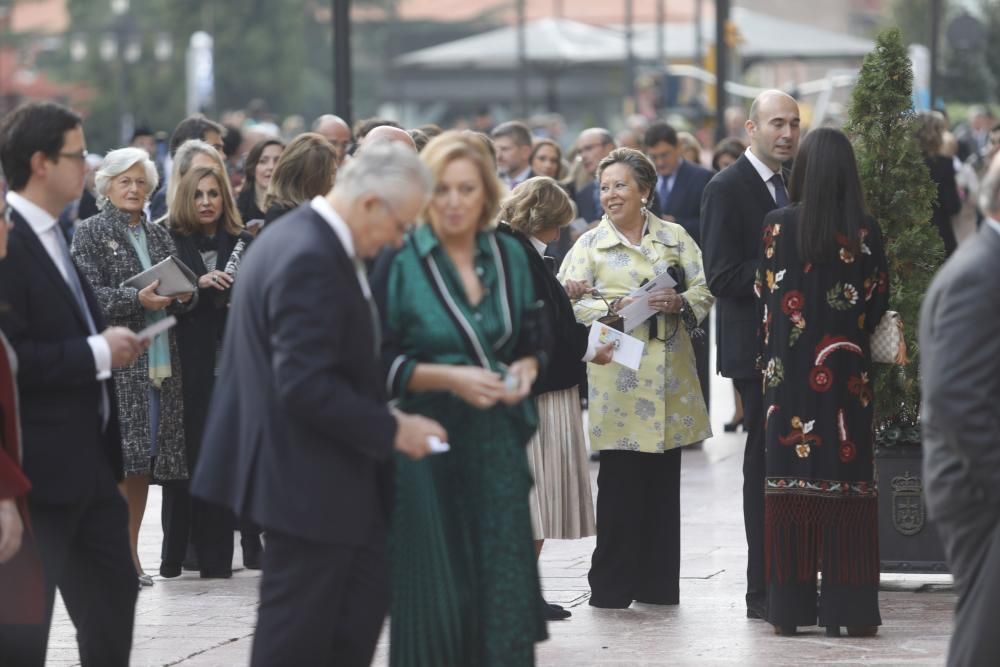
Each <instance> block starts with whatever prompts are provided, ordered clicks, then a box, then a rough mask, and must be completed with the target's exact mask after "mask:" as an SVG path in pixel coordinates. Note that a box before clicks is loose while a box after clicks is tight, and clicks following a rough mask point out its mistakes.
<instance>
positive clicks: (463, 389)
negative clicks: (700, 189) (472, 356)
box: [448, 366, 507, 410]
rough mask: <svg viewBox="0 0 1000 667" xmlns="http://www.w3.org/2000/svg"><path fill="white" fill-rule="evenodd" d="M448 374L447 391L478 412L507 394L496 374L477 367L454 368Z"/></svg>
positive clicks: (491, 405) (494, 403)
mask: <svg viewBox="0 0 1000 667" xmlns="http://www.w3.org/2000/svg"><path fill="white" fill-rule="evenodd" d="M449 374H450V375H451V378H450V381H449V383H448V384H449V387H448V388H449V391H451V393H453V394H455V395H456V396H458V397H459V398H460V399H462V400H463V401H465V402H466V403H468V404H469V405H471V406H472V407H475V408H479V409H480V410H485V409H487V408H492V407H493V406H494V405H496V404H497V401H499V400H501V399H502V398H504V396H505V395H506V393H507V388H506V386H505V385H504V383H503V379H502V378H501V377H500V375H499V374H498V373H494V372H493V371H488V370H486V369H485V368H480V367H479V366H455V367H453V368H452V369H451V370H450V373H449Z"/></svg>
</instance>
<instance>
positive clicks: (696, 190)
mask: <svg viewBox="0 0 1000 667" xmlns="http://www.w3.org/2000/svg"><path fill="white" fill-rule="evenodd" d="M643 144H644V145H645V148H646V155H648V156H649V159H650V160H652V161H653V164H654V165H655V166H656V176H657V178H656V188H655V189H654V193H653V194H654V198H653V203H652V205H651V206H650V208H649V210H650V211H651V212H652V213H653V215H656V216H658V217H660V218H663V219H664V220H669V221H670V222H676V223H677V224H679V225H680V226H681V227H683V228H684V229H685V230H686V231H687V233H688V234H690V235H691V238H693V239H694V240H695V241H696V242H697V243H701V195H702V192H703V191H704V190H705V186H706V185H708V182H709V181H710V180H712V177H713V176H715V172H713V171H711V170H710V169H705V168H704V167H702V166H701V165H698V164H694V163H692V162H688V161H687V160H685V159H684V156H683V155H682V154H681V150H680V147H679V146H678V145H677V131H676V130H675V129H674V128H673V127H671V126H670V125H668V124H667V123H664V122H656V123H653V124H652V125H650V126H649V128H648V129H647V130H646V134H645V135H644V137H643Z"/></svg>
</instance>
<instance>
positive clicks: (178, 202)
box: [169, 167, 243, 236]
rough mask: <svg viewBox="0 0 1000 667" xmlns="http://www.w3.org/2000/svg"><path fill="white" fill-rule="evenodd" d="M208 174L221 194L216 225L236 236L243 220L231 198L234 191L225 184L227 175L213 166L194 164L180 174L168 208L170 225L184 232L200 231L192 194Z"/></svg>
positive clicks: (240, 229) (179, 232) (187, 233)
mask: <svg viewBox="0 0 1000 667" xmlns="http://www.w3.org/2000/svg"><path fill="white" fill-rule="evenodd" d="M207 176H211V177H213V178H214V179H215V180H216V182H217V183H218V186H219V194H221V195H222V216H221V220H220V224H219V229H221V230H222V231H225V232H226V233H227V234H230V235H232V236H237V235H238V234H239V233H240V232H241V231H243V221H242V220H241V219H240V213H239V211H238V210H237V209H236V202H235V201H233V191H232V189H231V188H229V187H228V185H227V183H228V182H227V181H226V175H225V174H224V173H223V172H221V171H219V170H218V169H217V168H215V167H195V168H193V169H190V170H188V172H187V173H186V174H184V176H183V177H182V178H181V181H180V183H178V184H177V192H176V193H175V195H174V205H173V206H172V207H171V208H170V215H169V220H170V228H171V229H173V230H174V231H176V232H177V233H178V234H182V235H184V236H190V235H192V234H194V233H196V232H198V231H200V229H201V223H200V222H198V205H197V204H196V203H195V194H196V193H197V191H198V183H200V182H201V179H203V178H205V177H207Z"/></svg>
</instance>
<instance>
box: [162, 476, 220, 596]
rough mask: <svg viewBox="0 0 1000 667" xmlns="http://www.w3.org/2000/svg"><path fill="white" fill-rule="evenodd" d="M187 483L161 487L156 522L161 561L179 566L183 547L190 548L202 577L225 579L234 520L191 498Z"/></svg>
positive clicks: (184, 548)
mask: <svg viewBox="0 0 1000 667" xmlns="http://www.w3.org/2000/svg"><path fill="white" fill-rule="evenodd" d="M188 487H189V485H188V482H187V481H186V480H185V481H173V482H167V483H165V484H164V485H163V504H162V505H161V507H160V520H161V522H162V524H163V546H162V547H161V553H160V555H161V557H162V559H163V562H164V563H169V564H171V565H180V564H181V563H182V562H183V561H184V557H185V554H186V552H187V546H188V543H189V542H190V543H191V544H193V545H194V549H195V553H196V554H197V555H198V565H199V567H200V568H201V572H202V574H205V575H212V576H225V575H227V574H232V571H233V530H234V529H235V526H236V520H235V519H234V517H233V513H232V512H230V511H229V509H228V508H225V507H222V506H221V505H216V504H215V503H210V502H207V501H204V500H201V499H200V498H195V497H193V496H191V494H190V493H189V491H188Z"/></svg>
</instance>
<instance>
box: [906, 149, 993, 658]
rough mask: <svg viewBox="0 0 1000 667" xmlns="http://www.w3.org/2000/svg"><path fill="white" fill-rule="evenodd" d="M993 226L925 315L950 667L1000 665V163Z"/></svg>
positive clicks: (936, 284) (984, 202) (931, 487)
mask: <svg viewBox="0 0 1000 667" xmlns="http://www.w3.org/2000/svg"><path fill="white" fill-rule="evenodd" d="M979 207H980V209H981V210H982V212H983V215H984V216H985V217H986V219H985V221H984V223H983V226H982V227H981V228H980V230H979V232H978V233H977V238H976V239H970V240H969V242H967V243H963V244H962V245H960V246H959V247H958V250H957V251H956V252H955V254H954V255H952V256H951V258H950V259H949V260H948V261H947V262H946V263H945V265H944V266H943V267H942V268H941V270H940V271H939V272H938V275H937V276H935V278H934V281H933V282H932V283H931V286H930V288H929V289H928V290H927V296H926V297H925V298H924V303H923V308H922V310H921V313H920V385H921V391H922V398H923V403H922V405H921V410H920V418H921V422H922V425H923V441H924V443H923V444H924V480H925V483H926V486H925V489H926V493H927V507H928V510H929V514H930V516H931V518H932V519H934V523H935V526H936V527H937V530H938V534H939V535H940V536H941V539H942V542H943V543H944V548H945V554H946V555H947V558H948V565H949V567H950V568H951V572H952V574H953V575H954V577H955V588H956V590H957V591H958V604H957V606H956V607H955V627H954V633H953V634H952V637H951V646H950V647H949V649H948V664H949V665H956V666H957V665H996V664H1000V634H998V633H997V632H996V629H995V625H994V624H995V623H996V618H997V616H998V615H1000V598H998V597H997V594H996V593H997V591H998V590H1000V409H998V407H997V406H998V405H1000V283H998V282H997V275H996V267H997V266H998V264H1000V162H997V161H996V160H994V161H993V164H992V165H991V167H990V169H989V172H988V173H987V176H986V179H985V180H984V181H983V184H982V186H981V188H980V195H979Z"/></svg>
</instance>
